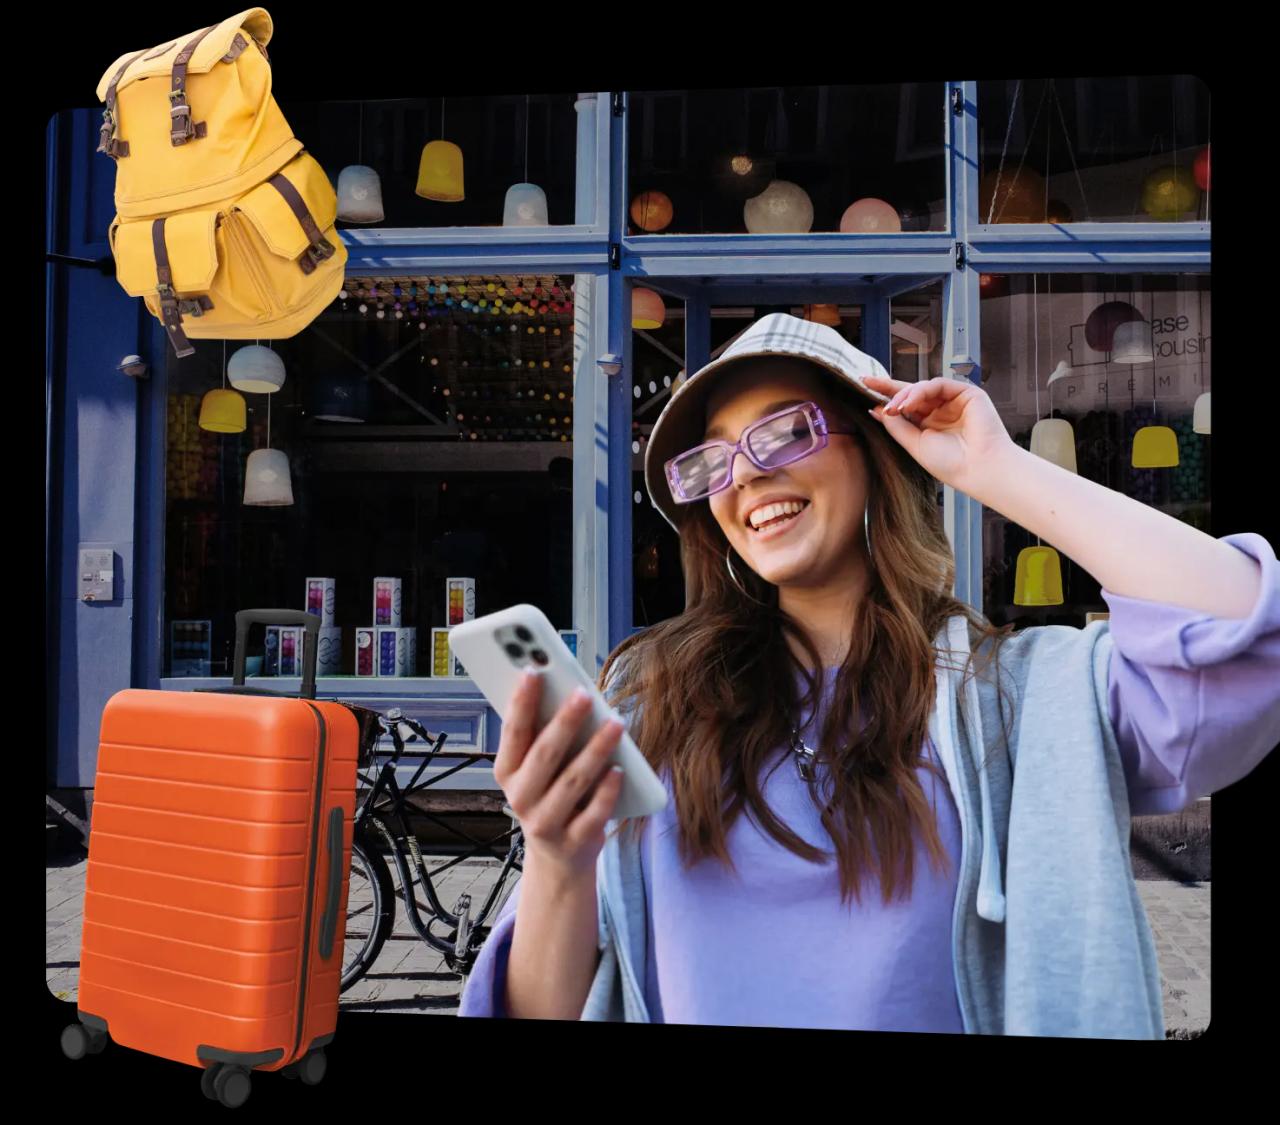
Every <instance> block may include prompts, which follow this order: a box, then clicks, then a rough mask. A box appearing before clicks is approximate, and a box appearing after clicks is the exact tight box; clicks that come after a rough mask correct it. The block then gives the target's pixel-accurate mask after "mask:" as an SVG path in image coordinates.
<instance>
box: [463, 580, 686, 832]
mask: <svg viewBox="0 0 1280 1125" xmlns="http://www.w3.org/2000/svg"><path fill="white" fill-rule="evenodd" d="M449 647H450V648H451V649H452V650H453V652H454V655H455V656H457V658H458V659H459V660H460V661H461V662H462V664H463V667H464V668H465V669H466V671H467V675H468V676H469V677H470V678H471V679H472V680H474V681H475V683H476V686H477V687H479V688H480V690H481V691H482V692H484V695H485V698H486V699H487V700H488V701H489V702H490V703H491V704H493V707H494V709H495V710H496V711H497V712H498V714H499V715H501V716H502V717H503V721H504V722H505V720H506V715H507V710H508V706H509V704H510V702H511V698H512V696H513V695H514V693H515V690H516V688H517V687H518V686H519V683H520V677H521V676H522V675H524V671H525V669H526V668H533V669H536V670H537V671H538V672H539V673H540V674H541V676H542V700H541V703H540V704H539V707H538V717H537V729H538V730H539V731H541V730H542V728H543V727H545V726H546V725H547V723H548V722H550V720H551V717H552V716H553V715H554V714H555V713H556V712H557V711H558V710H559V709H560V708H561V706H562V705H563V704H564V703H565V702H566V700H568V698H569V697H570V696H571V695H572V694H573V693H574V691H575V690H576V689H577V688H583V689H584V690H585V691H586V692H587V694H588V695H589V696H590V697H591V715H590V716H589V717H588V719H587V720H586V722H584V723H583V724H582V727H581V729H580V730H579V731H578V733H577V734H576V735H575V736H574V739H573V742H572V743H571V745H570V750H569V758H572V757H574V756H575V755H576V754H578V752H579V751H581V750H582V748H583V747H584V746H585V745H586V744H587V743H588V742H589V741H590V740H591V737H592V735H594V734H595V732H596V731H597V730H599V729H600V727H602V726H603V725H604V724H605V723H607V722H608V721H609V720H610V719H612V718H614V717H616V715H617V713H616V712H614V711H613V710H612V709H611V708H610V707H609V705H608V703H607V702H605V698H604V696H603V695H601V694H600V691H599V689H598V688H597V687H596V685H595V683H594V682H593V681H592V679H591V677H590V676H588V675H587V673H586V671H585V670H584V669H583V667H582V665H581V664H579V663H578V661H577V658H576V657H575V656H574V655H573V653H571V652H570V651H569V649H568V647H567V646H566V645H565V643H564V641H563V640H561V639H560V635H559V633H558V632H557V631H556V629H555V627H554V626H553V625H552V624H551V622H550V621H548V620H547V617H546V615H545V614H544V613H543V612H542V610H540V609H538V607H537V606H532V605H513V606H511V607H510V608H508V609H504V610H500V611H499V612H497V613H490V614H487V615H486V616H484V617H476V618H473V619H472V620H470V621H464V622H462V623H461V624H458V625H454V626H452V627H451V628H450V629H449ZM624 721H625V720H624ZM569 758H566V759H565V760H566V761H568V760H569ZM610 761H611V762H613V763H614V764H615V765H619V766H621V767H622V792H621V793H619V794H618V803H617V805H616V806H615V807H614V813H613V815H614V817H615V818H622V817H628V816H647V815H649V814H650V813H655V812H657V811H658V810H659V809H662V808H665V807H666V804H667V790H666V787H665V786H664V785H663V784H662V781H661V779H660V778H659V777H658V775H657V774H656V773H654V772H653V768H652V767H651V766H650V765H649V763H648V762H646V761H645V759H644V755H643V754H641V753H640V750H639V748H638V747H637V746H636V744H635V743H634V742H632V741H631V737H630V736H629V735H628V734H627V732H626V731H625V730H624V731H623V732H622V738H621V739H619V741H618V745H617V747H616V748H615V749H614V752H613V756H612V757H611V759H610Z"/></svg>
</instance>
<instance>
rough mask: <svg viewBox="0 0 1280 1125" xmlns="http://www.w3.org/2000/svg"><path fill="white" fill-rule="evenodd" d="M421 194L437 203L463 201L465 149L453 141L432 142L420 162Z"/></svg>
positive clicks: (441, 108)
mask: <svg viewBox="0 0 1280 1125" xmlns="http://www.w3.org/2000/svg"><path fill="white" fill-rule="evenodd" d="M440 132H441V133H442V134H443V133H444V99H443V98H441V99H440ZM416 190H417V194H418V195H420V196H422V198H423V199H434V200H435V201H436V202H437V203H461V202H462V200H463V199H464V198H465V194H464V192H463V188H462V149H460V148H459V147H458V146H457V145H455V144H454V143H453V142H452V141H445V140H439V141H430V142H428V143H427V145H426V146H425V147H424V148H423V150H422V160H421V161H420V162H419V164H418V186H417V189H416Z"/></svg>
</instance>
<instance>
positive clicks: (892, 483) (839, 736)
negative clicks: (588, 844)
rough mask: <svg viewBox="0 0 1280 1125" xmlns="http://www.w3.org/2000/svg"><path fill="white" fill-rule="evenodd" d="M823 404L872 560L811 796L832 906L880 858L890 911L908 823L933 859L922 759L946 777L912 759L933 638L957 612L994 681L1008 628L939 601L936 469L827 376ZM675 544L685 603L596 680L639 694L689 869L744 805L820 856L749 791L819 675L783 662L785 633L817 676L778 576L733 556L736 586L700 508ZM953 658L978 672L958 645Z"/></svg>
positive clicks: (808, 702) (634, 721)
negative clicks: (859, 472) (859, 498)
mask: <svg viewBox="0 0 1280 1125" xmlns="http://www.w3.org/2000/svg"><path fill="white" fill-rule="evenodd" d="M823 405H824V407H825V408H827V411H828V415H829V416H832V415H834V416H835V417H837V418H840V419H841V421H842V422H843V423H845V424H844V426H843V428H844V429H852V430H854V431H855V432H856V440H858V441H859V442H860V444H861V448H862V451H863V456H864V459H865V461H866V465H867V475H868V503H869V504H870V506H871V525H870V532H871V541H872V550H873V552H874V562H873V565H872V567H871V581H870V585H869V588H868V591H867V594H866V597H865V599H864V600H863V602H862V603H861V604H860V605H859V608H858V612H857V613H856V614H855V620H854V624H853V631H852V636H851V644H850V646H849V651H848V655H847V657H846V658H845V660H844V663H843V665H842V666H841V667H840V669H839V671H838V673H837V678H836V682H835V687H834V694H833V696H832V703H831V707H830V709H829V713H828V714H827V717H826V720H825V722H824V724H823V727H822V735H821V739H820V742H819V747H820V749H819V752H818V753H819V758H820V760H823V761H824V763H825V764H826V766H827V769H826V771H825V772H826V773H827V774H828V775H829V776H830V778H831V786H830V789H829V793H830V799H829V801H826V802H825V803H824V802H823V801H822V800H820V798H819V797H818V795H817V794H816V793H815V796H814V800H815V805H817V806H818V808H819V811H820V814H821V820H822V824H823V826H824V827H825V828H826V830H827V832H828V833H829V834H830V837H831V840H832V842H833V844H834V846H835V856H836V861H837V864H838V870H839V878H840V893H841V901H842V902H847V901H849V899H850V898H851V897H852V898H854V899H857V900H858V901H859V902H861V893H860V890H861V886H862V880H863V878H864V876H865V875H866V874H868V873H869V872H870V871H871V869H872V867H873V864H874V857H876V856H878V858H879V878H880V885H881V890H882V894H883V899H884V902H885V903H886V904H888V903H889V902H890V900H891V899H892V898H893V897H894V894H895V892H897V891H898V890H899V888H900V887H901V890H902V891H903V892H905V893H904V894H903V897H907V895H909V893H910V888H911V886H912V882H913V856H914V850H915V845H914V840H913V829H914V828H915V827H918V828H919V829H920V832H921V835H922V837H923V839H924V842H925V844H926V847H927V848H928V852H929V855H930V860H931V863H932V865H933V866H934V867H935V869H939V868H943V867H945V863H946V854H945V851H944V849H943V845H942V841H941V838H940V837H939V834H938V830H937V824H936V822H935V820H934V818H933V815H932V810H931V809H930V806H929V802H928V799H927V797H926V795H925V793H924V790H923V788H922V787H921V785H920V782H919V779H918V778H917V776H916V772H915V771H916V770H917V768H919V767H920V766H921V765H924V766H925V768H927V769H929V770H930V771H931V772H932V773H933V774H934V775H935V776H938V777H939V778H940V779H941V780H942V781H943V783H944V784H945V776H944V775H943V774H942V773H941V771H940V770H939V769H938V768H937V766H936V765H935V764H934V763H933V762H932V761H927V760H922V759H921V747H922V746H923V745H924V740H925V736H926V732H927V727H928V721H929V714H930V711H931V709H932V707H933V702H934V695H935V681H934V667H935V649H934V638H935V637H936V636H937V634H938V631H939V630H940V629H941V628H943V627H944V625H945V623H946V621H947V619H948V618H949V617H950V616H952V615H953V614H962V615H963V616H964V617H965V618H966V619H967V621H968V624H969V629H970V632H969V638H970V646H971V653H972V654H973V655H976V654H977V653H979V652H980V651H985V659H984V661H983V667H985V666H986V665H987V664H988V663H990V661H991V660H992V658H993V657H994V658H995V660H996V665H995V666H996V671H997V680H998V670H999V663H998V648H999V644H1000V642H1001V641H1002V640H1003V639H1004V638H1005V637H1006V636H1007V635H1008V634H1009V632H1010V631H1011V630H1012V626H1005V627H1004V628H1002V629H996V628H994V627H993V626H992V625H991V624H990V622H989V621H987V620H986V619H985V618H984V617H982V616H981V615H980V614H977V613H975V612H973V611H972V610H971V609H970V607H968V606H967V605H965V604H964V603H963V602H960V601H958V600H957V599H956V598H954V597H953V596H952V595H951V593H950V591H951V588H952V582H953V580H954V576H955V563H954V561H953V558H952V552H951V548H950V545H949V543H948V541H947V538H946V534H945V532H944V530H943V528H942V524H941V521H940V519H939V517H938V510H937V488H938V482H937V481H936V480H935V479H934V478H933V476H932V475H930V474H929V473H928V472H927V471H926V470H924V469H923V468H921V466H920V465H919V464H918V463H917V462H916V461H915V460H914V458H912V457H911V456H910V454H908V453H907V452H906V450H904V449H903V448H902V447H901V446H900V445H898V443H897V442H896V441H894V440H893V438H892V437H890V436H889V435H888V434H887V433H886V432H884V430H883V428H882V427H881V425H880V423H878V422H876V421H874V420H873V419H870V418H868V417H867V414H866V403H865V402H863V401H862V400H861V397H860V396H858V393H857V392H856V391H852V390H851V389H846V387H845V385H844V384H838V383H836V381H835V380H834V379H832V380H831V383H830V385H829V386H828V387H827V388H826V393H825V394H824V396H823ZM831 407H834V408H835V409H834V410H832V409H830V408H831ZM680 544H681V557H682V562H683V568H684V579H685V595H686V602H685V610H684V612H683V613H682V614H680V615H678V616H676V617H673V618H669V619H668V620H666V621H662V622H659V623H658V624H656V625H653V626H650V627H649V628H647V629H645V630H644V631H643V632H640V633H636V634H634V635H632V636H630V637H628V638H627V639H626V640H624V641H623V642H622V643H621V644H619V645H618V647H617V648H615V649H614V650H613V652H612V653H610V654H609V658H608V660H606V661H605V664H604V667H603V669H602V670H601V674H600V679H599V683H600V686H601V687H602V688H604V687H605V685H606V683H609V686H608V694H609V696H610V699H611V702H612V704H613V705H614V706H615V707H617V708H618V709H619V710H622V711H624V712H626V711H628V710H629V709H631V707H632V705H633V704H638V705H639V708H638V710H639V713H638V714H635V713H634V712H633V713H632V715H631V717H630V720H629V733H630V735H631V737H632V739H633V740H634V741H635V742H636V745H637V746H638V747H640V749H641V751H642V752H643V753H644V755H645V757H646V759H647V760H648V761H649V763H650V764H651V765H652V766H653V767H654V769H655V770H657V771H658V772H659V773H661V772H662V770H663V769H664V768H667V769H669V770H670V771H671V780H672V786H673V794H674V799H675V812H676V816H677V819H678V823H679V851H680V855H681V859H682V861H683V862H684V863H685V865H686V866H689V865H692V864H693V863H696V862H698V861H700V860H703V859H706V858H710V857H713V856H714V857H715V858H717V859H719V860H720V861H721V862H722V863H724V864H726V865H727V866H729V867H730V868H733V866H734V865H733V861H732V858H731V857H730V855H729V851H728V846H727V833H728V829H729V828H730V827H731V826H732V824H733V823H734V822H735V821H736V819H737V818H738V816H740V815H741V814H742V813H743V812H744V811H749V813H750V814H751V816H752V818H753V819H754V820H755V822H756V823H757V824H758V825H760V826H761V827H762V829H763V830H764V831H766V832H767V833H768V834H769V835H770V836H772V837H773V838H774V839H775V840H777V841H778V842H779V843H780V844H782V845H783V846H784V847H786V848H787V849H789V850H790V851H792V852H794V853H796V854H797V855H799V856H802V857H803V858H805V859H807V860H810V861H811V862H815V863H816V862H826V861H827V860H828V859H829V858H830V856H831V852H829V851H824V850H822V849H819V848H816V847H814V846H812V845H810V844H809V843H807V842H806V841H805V840H804V839H802V838H801V837H800V836H798V835H797V834H796V833H795V832H793V831H791V830H790V829H789V828H788V827H787V826H786V825H785V824H783V823H782V822H781V821H780V820H778V818H777V817H776V816H774V814H773V812H772V811H771V810H770V809H769V807H768V805H767V803H766V801H765V799H764V797H763V795H762V789H761V781H762V777H761V773H762V767H763V766H764V764H765V762H766V760H767V759H769V758H770V757H772V756H774V755H775V754H776V752H777V750H778V748H779V747H780V746H787V745H789V744H790V736H791V731H792V726H793V724H795V723H797V722H798V719H799V714H800V708H801V707H811V706H812V705H813V704H814V703H815V702H816V701H817V699H818V694H819V692H820V690H821V676H822V672H821V671H818V672H817V673H812V672H810V671H809V670H808V669H806V668H804V667H803V666H801V665H800V664H798V663H797V661H796V659H795V657H794V655H793V654H792V652H791V650H790V647H789V646H788V644H787V642H786V637H787V635H788V634H789V635H790V636H792V637H794V638H795V639H796V641H797V642H798V643H799V644H800V646H801V647H802V649H803V650H804V651H805V652H806V653H808V655H809V664H810V666H811V667H812V668H816V669H821V658H820V656H819V654H818V651H817V649H816V647H815V646H814V644H813V641H812V640H811V639H810V637H809V636H808V635H807V634H806V633H805V631H804V629H803V628H802V627H801V626H800V625H799V623H798V622H796V621H795V620H793V619H792V618H791V617H790V616H789V615H788V614H786V613H785V612H784V611H783V610H782V609H781V608H780V607H779V604H778V588H777V587H776V586H774V585H772V584H770V583H768V582H766V581H765V580H764V579H762V578H760V577H759V575H757V574H755V573H754V572H752V571H751V570H750V568H749V567H746V566H744V565H741V564H739V565H737V566H735V571H736V572H737V574H738V578H739V580H740V581H741V582H742V583H743V584H744V586H745V588H746V590H747V592H748V594H749V595H750V597H747V596H744V595H743V593H742V592H741V591H740V590H739V589H738V588H737V586H735V585H734V584H733V583H732V582H731V581H730V578H729V575H728V572H727V570H726V568H725V551H726V547H727V540H726V538H725V536H724V533H723V532H722V531H721V530H720V527H719V525H718V524H717V523H716V521H715V517H714V516H713V515H712V513H711V511H710V508H709V506H708V505H707V504H705V503H701V504H693V505H690V508H689V511H688V514H687V516H686V518H685V521H684V523H683V525H682V530H681V534H680ZM752 599H755V600H752ZM761 603H763V604H761ZM986 642H991V643H990V644H987V643H986ZM966 665H967V668H968V670H969V671H970V672H972V673H973V674H977V671H978V669H977V668H976V667H975V665H974V661H973V656H972V655H971V657H970V659H969V660H968V661H967V662H966ZM953 666H954V665H953ZM797 673H798V674H799V677H800V678H801V679H802V680H803V682H804V684H805V689H804V691H803V693H800V692H798V691H797V688H796V676H797ZM609 681H612V682H611V683H610V682H609ZM859 707H861V708H862V709H863V710H864V712H865V713H866V715H867V725H866V728H865V729H864V730H862V731H861V732H860V733H858V732H856V731H855V729H854V728H855V724H854V722H853V717H854V716H856V715H858V713H859ZM1001 712H1002V714H1003V689H1002V698H1001ZM1005 737H1006V738H1007V737H1008V732H1007V731H1006V732H1005ZM832 748H836V749H834V750H833V749H832ZM643 819H644V818H639V819H633V820H630V821H623V822H622V824H621V826H620V828H622V829H625V828H627V827H632V828H635V829H638V828H639V826H640V825H641V824H642V822H643ZM872 843H874V848H875V852H874V856H873V853H872V851H871V845H872Z"/></svg>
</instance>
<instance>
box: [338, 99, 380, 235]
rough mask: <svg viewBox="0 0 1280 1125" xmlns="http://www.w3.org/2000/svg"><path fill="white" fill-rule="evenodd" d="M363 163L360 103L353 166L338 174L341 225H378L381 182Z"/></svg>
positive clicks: (362, 120) (361, 108)
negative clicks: (342, 223) (357, 135)
mask: <svg viewBox="0 0 1280 1125" xmlns="http://www.w3.org/2000/svg"><path fill="white" fill-rule="evenodd" d="M363 161H364V103H363V102H361V103H360V131H359V140H358V142H357V147H356V163H355V164H351V165H348V166H347V167H346V168H343V169H342V171H341V172H339V173H338V188H337V193H338V218H339V219H341V220H342V221H343V222H344V223H380V222H382V220H383V219H384V218H385V214H384V212H383V210H382V181H381V180H380V179H378V173H377V172H375V171H374V170H373V169H372V168H370V167H369V166H368V165H366V164H364V163H363Z"/></svg>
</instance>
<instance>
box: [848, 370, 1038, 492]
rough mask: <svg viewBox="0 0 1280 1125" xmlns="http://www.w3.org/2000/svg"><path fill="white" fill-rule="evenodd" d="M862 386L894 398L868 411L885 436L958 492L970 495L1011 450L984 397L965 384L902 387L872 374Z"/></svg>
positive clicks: (930, 383)
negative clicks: (981, 477) (978, 479)
mask: <svg viewBox="0 0 1280 1125" xmlns="http://www.w3.org/2000/svg"><path fill="white" fill-rule="evenodd" d="M865 382H866V383H867V385H868V386H869V387H870V388H871V389H872V390H873V391H880V392H881V393H882V394H887V395H892V396H893V397H892V398H891V399H890V401H889V402H888V403H886V404H885V405H884V406H877V407H875V408H874V409H873V410H872V411H871V414H872V415H873V416H874V417H876V418H878V419H879V420H880V422H881V423H882V424H883V425H884V428H885V429H886V430H888V431H889V435H890V436H891V437H892V438H893V439H894V440H895V441H896V442H897V443H898V444H899V445H901V446H902V447H903V448H904V449H905V450H906V451H907V452H908V453H910V454H911V456H912V457H914V458H915V459H916V461H918V462H919V463H920V464H921V465H922V466H924V468H926V469H928V470H929V472H930V473H932V474H933V476H935V477H936V478H937V479H938V480H940V481H942V483H943V484H948V485H951V486H952V487H953V488H958V489H959V490H960V491H961V492H969V491H970V488H969V487H966V486H967V485H968V486H971V485H972V481H973V480H974V478H975V477H976V476H977V475H978V474H980V473H982V472H984V471H988V470H989V469H990V467H991V465H992V463H993V462H994V461H995V460H996V459H997V458H998V457H999V456H1000V455H1001V454H1002V453H1004V452H1005V451H1006V450H1007V449H1009V448H1010V447H1013V446H1014V441H1013V439H1012V438H1011V437H1010V436H1009V431H1008V430H1006V429H1005V426H1004V423H1003V422H1002V421H1001V420H1000V415H999V413H997V411H996V408H995V405H994V404H993V403H992V401H991V399H990V397H989V396H988V395H987V392H986V391H984V390H983V389H982V388H981V387H979V386H978V385H977V384H975V383H971V382H969V381H968V380H967V379H926V380H924V381H923V382H919V383H905V382H902V381H901V380H899V379H887V378H881V377H880V376H878V375H870V376H867V377H866V379H865ZM908 415H910V417H908Z"/></svg>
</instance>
